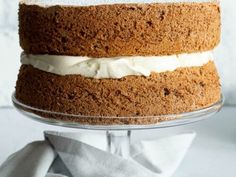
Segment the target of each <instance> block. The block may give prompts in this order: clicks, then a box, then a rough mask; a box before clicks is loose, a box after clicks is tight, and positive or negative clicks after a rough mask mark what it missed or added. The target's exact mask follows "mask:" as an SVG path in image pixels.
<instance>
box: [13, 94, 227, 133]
mask: <svg viewBox="0 0 236 177" xmlns="http://www.w3.org/2000/svg"><path fill="white" fill-rule="evenodd" d="M12 101H13V104H14V106H15V107H16V108H17V109H18V110H19V111H20V112H21V113H23V114H24V115H26V116H27V117H29V118H31V119H33V120H36V121H39V122H42V123H46V124H50V125H56V126H62V127H70V128H79V129H91V130H137V129H154V128H165V127H173V126H179V125H184V124H189V123H193V122H197V121H200V120H204V119H207V118H209V117H210V116H212V115H214V114H215V113H217V112H218V111H220V109H221V108H222V106H223V96H221V99H220V100H219V101H218V102H216V103H215V104H213V105H211V106H209V107H206V108H203V109H199V110H196V111H192V112H186V113H180V114H170V115H158V116H135V117H105V116H84V115H73V114H66V113H60V112H52V111H47V110H43V109H38V108H34V107H31V106H28V105H25V104H23V103H21V102H19V101H18V100H17V99H16V98H15V93H13V94H12ZM60 116H63V117H68V118H69V119H73V118H74V119H77V120H79V119H80V118H81V119H91V120H92V119H103V120H108V119H109V120H111V119H115V120H117V119H119V120H121V122H126V121H125V120H128V119H129V120H132V119H135V120H141V119H145V120H148V119H156V120H160V119H161V120H163V121H161V122H157V123H154V124H146V125H140V124H138V125H136V124H125V123H123V124H122V123H119V124H113V125H97V124H96V125H91V124H84V123H78V122H73V121H64V120H60V119H56V117H60Z"/></svg>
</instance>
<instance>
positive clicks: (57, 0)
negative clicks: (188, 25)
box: [20, 0, 220, 6]
mask: <svg viewBox="0 0 236 177" xmlns="http://www.w3.org/2000/svg"><path fill="white" fill-rule="evenodd" d="M219 1H220V0H20V3H24V4H26V5H40V6H53V5H70V6H90V5H103V4H130V3H180V2H219Z"/></svg>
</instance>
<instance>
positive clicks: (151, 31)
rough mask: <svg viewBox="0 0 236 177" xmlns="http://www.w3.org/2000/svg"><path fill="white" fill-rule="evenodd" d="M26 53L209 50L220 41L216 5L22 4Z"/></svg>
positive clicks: (129, 53)
mask: <svg viewBox="0 0 236 177" xmlns="http://www.w3.org/2000/svg"><path fill="white" fill-rule="evenodd" d="M19 21H20V22H19V34H20V44H21V47H22V48H23V49H24V50H25V52H26V53H31V54H59V55H80V56H91V57H112V56H132V55H136V56H137V55H140V56H146V55H170V54H179V53H190V52H196V51H207V50H211V49H213V48H214V47H215V46H216V45H217V44H218V43H219V40H220V9H219V4H218V3H215V2H212V3H208V2H205V3H153V4H116V5H99V6H88V7H85V6H82V7H68V6H64V7H62V6H52V7H48V8H44V7H39V6H36V5H25V4H21V5H20V10H19Z"/></svg>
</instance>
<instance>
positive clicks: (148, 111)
mask: <svg viewBox="0 0 236 177" xmlns="http://www.w3.org/2000/svg"><path fill="white" fill-rule="evenodd" d="M220 97H221V88H220V82H219V77H218V74H217V71H216V68H215V65H214V63H213V62H212V61H210V62H208V63H207V64H205V65H203V66H201V67H190V68H179V69H177V70H175V71H173V72H163V73H152V74H151V76H149V77H144V76H127V77H123V78H121V79H92V78H86V77H83V76H80V75H66V76H59V75H55V74H51V73H47V72H44V71H41V70H38V69H35V68H33V67H32V66H30V65H22V66H21V69H20V73H19V76H18V81H17V84H16V98H17V100H19V101H20V102H22V103H24V104H26V105H29V106H32V107H35V108H40V109H45V110H49V111H53V112H62V113H69V114H76V115H83V116H84V117H83V116H81V118H75V117H65V116H55V115H54V117H53V115H47V114H46V115H43V116H45V117H53V118H55V119H62V120H66V121H67V120H68V121H75V122H80V123H83V124H97V125H98V124H100V125H104V124H154V123H158V122H160V121H165V120H166V118H159V119H156V118H141V116H157V115H164V114H177V113H183V112H190V111H194V110H197V109H201V108H204V107H207V106H209V105H211V104H214V103H216V102H217V101H218V100H219V99H220ZM36 113H37V112H36ZM37 114H41V113H39V112H38V113H37ZM87 116H106V117H109V116H112V117H113V118H110V119H109V118H96V117H93V118H89V117H87ZM132 116H134V117H136V118H127V119H123V118H122V119H120V118H118V117H132ZM139 116H140V118H138V117H139ZM114 117H117V118H114Z"/></svg>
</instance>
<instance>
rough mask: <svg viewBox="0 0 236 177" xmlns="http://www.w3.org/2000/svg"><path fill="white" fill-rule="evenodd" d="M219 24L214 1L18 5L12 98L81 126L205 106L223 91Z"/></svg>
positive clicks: (143, 121)
mask: <svg viewBox="0 0 236 177" xmlns="http://www.w3.org/2000/svg"><path fill="white" fill-rule="evenodd" d="M220 26H221V24H220V8H219V3H218V2H182V3H171V2H167V3H157V2H155V1H154V0H153V3H117V4H99V5H88V6H80V5H50V6H42V5H39V4H27V3H20V9H19V34H20V44H21V47H22V48H23V50H24V52H23V53H22V55H21V63H22V66H21V69H20V73H19V76H18V81H17V84H16V98H17V99H18V100H19V101H20V102H22V103H24V104H26V105H29V106H32V107H35V108H39V109H44V110H48V111H53V112H62V113H67V114H73V115H81V117H73V116H72V117H70V118H69V117H65V116H55V115H54V116H53V115H44V116H48V117H53V118H55V119H62V120H66V121H76V122H80V123H83V124H153V123H158V122H160V121H164V119H162V118H161V117H159V118H158V119H157V118H155V117H153V116H159V115H165V114H178V113H183V112H190V111H195V110H198V109H201V108H204V107H208V106H210V105H212V104H214V103H216V102H217V101H219V99H220V97H221V88H220V82H219V77H218V73H217V70H216V67H215V64H214V60H213V58H214V57H213V55H212V50H213V49H214V48H215V47H216V46H217V44H218V43H219V41H220ZM38 114H39V113H38ZM102 116H103V117H104V118H102ZM109 117H110V118H109ZM119 117H123V118H122V119H120V118H119ZM124 117H127V118H126V119H124ZM132 117H135V118H132ZM145 117H146V118H145Z"/></svg>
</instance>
